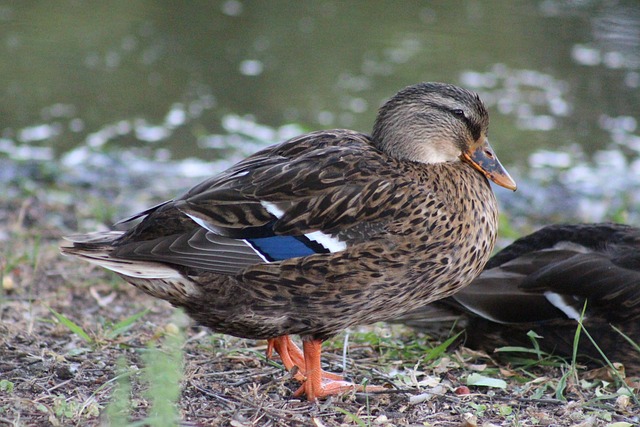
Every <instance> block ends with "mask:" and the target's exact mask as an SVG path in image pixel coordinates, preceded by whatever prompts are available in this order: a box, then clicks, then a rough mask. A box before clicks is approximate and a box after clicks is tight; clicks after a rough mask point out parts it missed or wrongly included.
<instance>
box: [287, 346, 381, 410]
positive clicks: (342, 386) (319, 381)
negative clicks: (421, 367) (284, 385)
mask: <svg viewBox="0 0 640 427" xmlns="http://www.w3.org/2000/svg"><path fill="white" fill-rule="evenodd" d="M321 347H322V341H321V340H304V341H303V342H302V348H303V349H304V362H305V368H304V373H305V376H306V381H305V382H304V383H302V385H301V386H300V388H299V389H298V390H297V391H296V392H295V394H294V396H302V395H306V396H307V400H309V401H314V400H316V399H322V398H324V397H327V396H332V395H335V394H342V393H346V392H348V391H351V390H354V391H363V390H364V387H363V386H361V385H358V384H353V383H350V382H349V381H344V380H343V379H334V378H333V376H335V374H329V373H327V372H324V371H323V370H322V367H321V365H320V352H321V350H322V348H321ZM367 390H369V391H380V390H384V389H383V388H382V387H378V386H367Z"/></svg>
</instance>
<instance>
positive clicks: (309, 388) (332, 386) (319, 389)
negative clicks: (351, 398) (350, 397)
mask: <svg viewBox="0 0 640 427" xmlns="http://www.w3.org/2000/svg"><path fill="white" fill-rule="evenodd" d="M383 390H385V388H384V387H380V386H372V385H368V386H366V387H365V386H363V385H360V384H354V383H351V382H349V381H335V380H330V379H322V380H321V381H320V385H318V384H317V383H314V382H313V381H310V379H309V378H307V381H305V382H304V383H303V384H302V385H301V386H300V388H299V389H298V390H296V392H295V393H294V394H293V395H294V396H295V397H302V396H306V397H307V400H309V401H310V402H311V401H314V400H316V399H324V398H326V397H329V396H335V395H339V394H345V393H349V392H352V391H353V392H363V391H383Z"/></svg>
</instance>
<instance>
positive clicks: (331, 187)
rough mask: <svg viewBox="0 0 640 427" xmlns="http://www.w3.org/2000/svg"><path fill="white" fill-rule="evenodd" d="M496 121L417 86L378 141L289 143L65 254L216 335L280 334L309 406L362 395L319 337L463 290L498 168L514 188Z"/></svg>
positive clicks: (391, 105) (490, 227)
mask: <svg viewBox="0 0 640 427" xmlns="http://www.w3.org/2000/svg"><path fill="white" fill-rule="evenodd" d="M488 124H489V118H488V114H487V111H486V109H485V107H484V106H483V104H482V102H481V101H480V98H479V97H478V96H477V95H476V94H474V93H472V92H469V91H467V90H464V89H461V88H459V87H456V86H452V85H448V84H442V83H420V84H417V85H414V86H410V87H407V88H405V89H403V90H401V91H400V92H399V93H398V94H396V95H395V96H394V97H393V98H391V99H390V100H389V101H388V102H387V103H386V104H384V105H383V106H382V107H381V109H380V111H379V113H378V117H377V119H376V122H375V125H374V129H373V134H372V136H368V135H365V134H361V133H357V132H354V131H350V130H329V131H320V132H313V133H309V134H306V135H302V136H299V137H297V138H293V139H291V140H289V141H286V142H283V143H282V144H279V145H275V146H273V147H270V148H267V149H265V150H262V151H260V152H258V153H256V154H254V155H252V156H250V157H248V158H247V159H245V160H243V161H241V162H240V163H238V164H236V165H235V166H233V167H231V168H230V169H228V170H226V171H224V172H222V173H220V174H218V175H216V176H214V177H212V178H210V179H208V180H206V181H204V182H202V183H201V184H199V185H197V186H195V187H194V188H192V189H191V190H189V191H188V192H187V193H186V194H184V195H183V196H181V197H178V198H176V199H173V200H170V201H167V202H164V203H162V204H160V205H158V206H154V207H152V208H150V209H148V210H146V211H144V212H141V213H139V214H137V215H134V216H133V217H131V218H128V219H126V220H124V221H121V222H123V223H128V222H130V221H132V220H134V219H139V218H142V221H141V222H140V223H139V224H137V225H135V226H132V227H131V228H130V229H129V230H128V231H126V232H116V231H112V232H106V233H92V234H87V235H81V236H72V237H70V238H68V240H69V243H66V244H64V245H63V246H62V252H63V253H65V254H70V255H75V256H79V257H81V258H83V259H85V260H87V261H90V262H93V263H96V264H98V265H101V266H102V267H105V268H107V269H110V270H113V271H115V272H116V273H118V274H119V275H121V276H122V277H123V278H124V279H125V280H127V281H128V282H130V283H132V284H133V285H134V286H136V287H138V288H140V289H142V290H143V291H145V292H147V293H148V294H150V295H152V296H155V297H157V298H162V299H165V300H167V301H169V302H171V303H172V304H173V305H175V306H179V307H183V308H184V309H185V310H186V311H187V313H188V314H189V315H190V316H191V317H193V318H194V319H195V320H196V321H198V322H200V323H201V324H203V325H206V326H208V327H210V328H211V329H212V330H214V331H217V332H222V333H226V334H231V335H235V336H239V337H244V338H253V339H267V340H269V341H268V342H269V347H268V353H269V355H270V354H271V352H272V350H276V351H277V352H278V353H279V354H280V356H281V358H282V360H283V363H284V365H285V367H286V368H287V369H291V368H293V367H294V366H297V368H298V369H299V371H298V374H297V375H296V378H298V379H299V380H300V381H301V382H302V383H303V385H302V387H301V388H300V390H299V391H298V392H297V394H305V395H306V396H307V398H308V399H309V400H314V399H316V398H319V397H324V396H327V395H330V394H336V393H341V392H344V391H347V390H352V389H358V387H357V386H355V385H354V384H351V383H348V382H346V381H343V380H341V379H340V377H339V376H337V375H334V374H329V373H326V372H324V371H322V369H321V367H320V346H321V343H322V341H323V340H325V339H327V338H328V337H331V336H333V335H335V334H336V333H338V332H340V331H341V330H343V329H345V328H347V327H349V326H353V325H358V324H366V323H372V322H376V321H380V320H385V319H389V318H393V317H397V316H399V315H400V314H401V313H406V312H407V311H409V310H411V309H413V308H417V307H419V306H421V305H424V304H426V303H428V302H430V301H434V300H436V299H439V298H443V297H446V296H449V295H451V294H453V293H454V292H456V291H458V290H459V289H460V288H462V287H464V286H466V285H467V284H468V283H469V282H470V281H471V280H472V279H473V278H474V277H476V276H477V275H478V274H479V273H480V271H482V268H483V267H484V264H485V262H486V261H487V259H488V257H489V254H490V253H491V250H492V248H493V245H494V242H495V239H496V232H497V215H498V212H497V206H496V200H495V198H494V195H493V192H492V190H491V187H490V185H489V182H488V180H487V177H488V178H489V179H491V180H493V181H494V182H496V183H497V184H499V185H501V186H503V187H506V188H509V189H512V190H515V183H514V182H513V180H512V179H511V178H510V177H509V175H508V174H507V172H506V171H505V170H504V169H503V167H502V166H501V165H500V162H499V161H498V159H497V158H496V156H495V154H494V153H493V150H492V149H491V147H490V146H489V143H488V140H487V130H488ZM290 334H297V335H300V336H301V337H302V342H303V350H302V351H301V350H300V349H299V348H298V347H297V346H296V345H295V344H294V343H293V342H292V341H291V340H290V339H289V337H288V336H289V335H290Z"/></svg>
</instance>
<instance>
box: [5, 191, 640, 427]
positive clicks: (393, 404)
mask: <svg viewBox="0 0 640 427" xmlns="http://www.w3.org/2000/svg"><path fill="white" fill-rule="evenodd" d="M2 203H3V204H2V206H1V209H0V242H1V246H2V249H1V251H2V252H0V255H1V257H0V262H1V263H2V264H1V265H0V267H1V269H0V278H1V280H2V289H0V425H61V426H62V425H64V426H68V425H73V426H80V425H82V426H87V425H109V424H110V425H123V424H126V423H130V424H131V425H133V424H136V423H137V424H136V425H142V424H148V425H175V424H179V425H185V426H196V425H198V426H199V425H232V426H254V425H256V426H289V425H291V426H298V425H300V426H306V425H310V426H342V425H346V426H350V425H360V426H369V425H371V426H411V425H415V426H425V425H427V426H428V425H433V426H474V425H487V426H489V425H501V426H538V425H541V426H592V425H593V426H599V425H602V426H605V425H613V426H616V427H621V426H631V425H637V424H638V423H639V419H638V416H637V415H636V414H638V413H640V406H639V405H638V400H637V398H638V397H637V396H638V395H637V390H638V383H637V382H636V381H637V380H634V379H632V378H627V380H626V384H627V385H625V383H623V382H622V381H620V380H619V379H613V378H610V377H609V376H608V373H607V372H606V371H596V372H593V371H590V372H587V371H585V370H584V369H580V368H579V367H578V369H577V370H576V372H575V374H574V373H572V371H571V366H570V365H568V364H566V363H564V362H558V361H556V360H554V359H549V360H544V361H542V362H539V363H537V362H534V363H533V364H532V363H529V364H527V363H526V362H525V363H524V364H520V365H516V364H513V363H505V362H500V363H498V362H495V360H494V359H495V358H494V357H490V356H489V355H486V354H479V353H474V352H472V351H470V350H467V349H465V348H464V347H458V348H453V347H450V348H447V349H446V351H444V352H443V351H442V350H444V348H443V347H445V346H442V345H440V344H441V341H438V340H437V339H434V338H432V337H431V336H430V335H429V334H427V333H426V332H427V331H416V330H413V329H410V328H407V327H404V326H398V325H393V326H389V325H384V324H379V325H374V326H371V327H368V328H358V329H354V330H352V331H350V334H349V346H348V350H349V352H348V355H347V357H346V358H343V343H344V341H345V340H344V338H345V336H344V335H341V336H338V337H337V338H336V339H334V340H332V341H330V342H328V343H326V344H325V350H324V362H325V363H326V364H327V366H326V367H325V369H327V370H331V371H336V372H340V371H341V370H342V366H343V363H344V364H346V373H347V375H348V376H349V377H351V378H352V379H353V380H354V381H356V382H359V383H361V382H363V381H364V380H365V379H366V381H367V382H369V383H371V384H381V385H385V386H387V387H389V388H388V390H387V391H385V392H381V393H376V394H369V395H365V394H362V393H357V394H353V393H351V394H347V395H345V396H341V397H334V398H332V399H328V400H325V401H321V402H317V403H310V402H306V401H304V400H300V399H298V398H294V397H292V394H293V391H295V389H296V388H297V384H296V383H295V381H293V380H292V377H291V374H290V373H287V372H286V371H285V370H284V369H283V368H282V366H281V365H280V363H279V360H277V359H276V360H273V361H269V360H266V358H265V356H264V353H265V349H266V342H264V341H250V340H242V339H237V338H232V337H229V336H224V335H220V334H215V333H212V332H210V331H208V330H206V329H204V328H200V327H198V326H197V325H193V324H192V323H190V321H189V320H188V319H186V317H185V316H184V315H181V314H180V313H179V312H176V310H174V309H173V308H172V307H171V306H170V305H168V304H167V303H165V302H162V301H158V300H155V299H153V298H151V297H150V296H147V295H145V294H143V293H141V292H139V291H137V290H136V289H135V288H133V287H132V286H130V285H128V284H126V283H125V282H123V281H122V280H120V279H119V278H117V277H116V276H115V275H112V274H110V273H107V272H105V271H103V270H101V269H99V268H97V267H93V266H91V265H89V264H86V263H84V262H82V261H80V260H76V259H71V258H66V257H62V256H61V255H60V254H59V252H58V249H57V246H58V242H59V239H60V237H61V235H63V234H64V233H65V232H68V230H73V229H77V226H78V224H77V223H75V222H74V221H75V219H74V218H76V216H77V215H76V214H77V212H74V209H73V208H71V207H70V206H68V205H66V206H65V205H58V204H52V203H49V202H46V201H40V200H38V199H37V197H32V198H25V199H22V200H19V201H18V200H12V201H3V202H2ZM438 337H439V338H440V339H446V338H447V336H446V334H445V335H444V336H438ZM439 345H440V346H439ZM483 384H484V385H483ZM634 392H635V395H634V394H633V393H634ZM172 402H177V404H176V405H173V403H172ZM174 417H177V418H174Z"/></svg>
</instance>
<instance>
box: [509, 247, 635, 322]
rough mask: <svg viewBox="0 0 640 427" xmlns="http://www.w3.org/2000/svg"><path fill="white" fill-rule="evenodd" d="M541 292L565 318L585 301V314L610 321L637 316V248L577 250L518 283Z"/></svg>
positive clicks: (529, 290) (577, 310) (530, 289)
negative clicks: (595, 250) (585, 251)
mask: <svg viewBox="0 0 640 427" xmlns="http://www.w3.org/2000/svg"><path fill="white" fill-rule="evenodd" d="M520 287H521V289H522V290H523V291H525V292H527V293H538V294H543V295H544V296H545V297H546V298H547V300H548V301H549V302H551V303H552V304H553V305H554V306H556V307H558V308H560V309H561V310H562V311H563V312H565V314H567V316H568V317H572V318H576V316H578V315H579V313H580V312H581V311H582V309H583V307H584V304H585V301H586V305H587V317H588V316H589V315H598V316H602V317H604V318H606V319H608V320H610V321H614V320H618V319H627V318H637V317H640V251H638V248H636V247H628V246H614V247H612V248H608V250H607V252H589V253H579V254H576V255H574V256H572V257H570V258H568V259H565V260H558V261H556V262H553V263H550V264H548V265H546V266H544V267H543V268H541V269H539V270H537V271H535V272H533V273H532V274H530V275H528V276H527V277H526V278H525V279H524V280H523V281H522V283H521V285H520Z"/></svg>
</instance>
